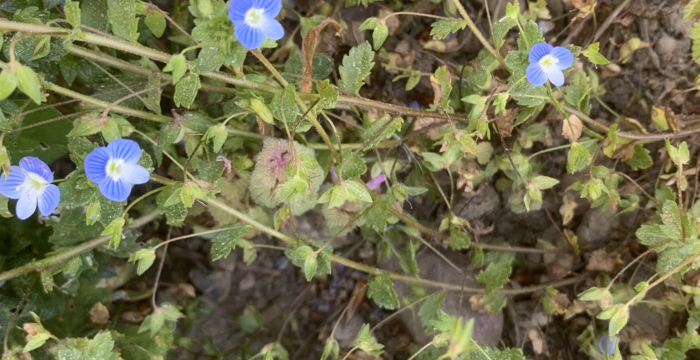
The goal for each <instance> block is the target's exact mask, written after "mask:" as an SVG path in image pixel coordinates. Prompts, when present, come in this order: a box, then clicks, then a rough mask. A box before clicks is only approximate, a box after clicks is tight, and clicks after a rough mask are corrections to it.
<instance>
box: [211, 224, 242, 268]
mask: <svg viewBox="0 0 700 360" xmlns="http://www.w3.org/2000/svg"><path fill="white" fill-rule="evenodd" d="M222 229H226V230H223V231H221V232H218V233H217V234H216V235H214V237H213V238H212V240H211V260H212V261H216V260H219V259H223V258H226V257H228V254H229V253H230V252H231V250H234V249H235V248H236V245H239V241H240V239H241V237H242V236H243V235H245V234H247V233H248V232H250V229H251V227H250V225H242V224H238V223H233V224H228V225H226V226H224V227H223V228H222Z"/></svg>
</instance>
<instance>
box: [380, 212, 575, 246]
mask: <svg viewBox="0 0 700 360" xmlns="http://www.w3.org/2000/svg"><path fill="white" fill-rule="evenodd" d="M389 211H390V212H391V213H392V214H394V215H395V216H396V217H398V218H399V219H401V221H403V222H404V223H406V224H408V225H410V226H412V227H414V228H416V229H418V230H420V231H421V232H422V233H424V234H427V235H431V236H435V237H437V238H440V239H443V240H447V239H449V237H447V236H445V235H443V234H441V233H439V232H437V231H435V230H433V229H429V228H427V227H425V226H423V225H421V224H419V223H417V222H415V221H413V220H411V219H410V218H408V217H407V216H406V215H404V214H402V213H400V212H399V211H398V210H396V209H394V208H392V207H389ZM471 246H474V247H478V248H482V249H486V250H497V251H508V252H517V253H530V254H551V253H559V252H562V251H561V250H559V249H533V248H523V247H509V246H498V245H491V244H482V243H471Z"/></svg>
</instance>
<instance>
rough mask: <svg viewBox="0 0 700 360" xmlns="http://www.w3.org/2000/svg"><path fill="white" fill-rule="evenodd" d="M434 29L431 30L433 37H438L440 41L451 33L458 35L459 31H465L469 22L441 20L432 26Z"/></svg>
mask: <svg viewBox="0 0 700 360" xmlns="http://www.w3.org/2000/svg"><path fill="white" fill-rule="evenodd" d="M430 27H431V28H432V29H431V30H430V35H431V36H437V38H438V39H440V40H442V39H444V38H446V37H447V35H449V34H451V33H456V32H457V31H459V30H464V28H466V27H467V22H466V21H465V20H461V19H460V20H457V19H454V20H447V19H445V20H440V21H436V22H434V23H432V24H430Z"/></svg>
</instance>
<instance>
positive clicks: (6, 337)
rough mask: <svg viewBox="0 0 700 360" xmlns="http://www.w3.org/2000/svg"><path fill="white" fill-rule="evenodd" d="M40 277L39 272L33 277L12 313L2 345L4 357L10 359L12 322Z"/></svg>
mask: <svg viewBox="0 0 700 360" xmlns="http://www.w3.org/2000/svg"><path fill="white" fill-rule="evenodd" d="M38 277H39V274H36V275H34V279H32V282H31V283H30V284H29V286H27V290H26V291H25V292H24V295H23V296H22V299H21V300H20V301H19V304H18V305H17V308H16V309H15V312H14V313H13V314H12V318H11V319H10V322H9V323H8V324H7V330H5V337H4V339H3V342H2V346H3V352H2V358H3V359H9V356H10V349H9V348H8V346H7V340H8V339H9V338H10V330H12V324H14V323H15V319H17V315H19V311H20V310H21V309H22V305H24V302H25V301H26V300H27V298H28V297H29V293H30V292H31V291H32V288H33V287H34V283H35V282H36V279H37V278H38Z"/></svg>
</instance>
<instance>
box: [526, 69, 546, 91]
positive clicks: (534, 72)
mask: <svg viewBox="0 0 700 360" xmlns="http://www.w3.org/2000/svg"><path fill="white" fill-rule="evenodd" d="M525 75H526V76H527V81H529V82H530V84H532V86H541V85H544V83H546V82H547V74H546V73H545V72H544V70H542V67H541V66H540V64H538V63H534V64H530V65H528V67H527V70H526V72H525Z"/></svg>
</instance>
